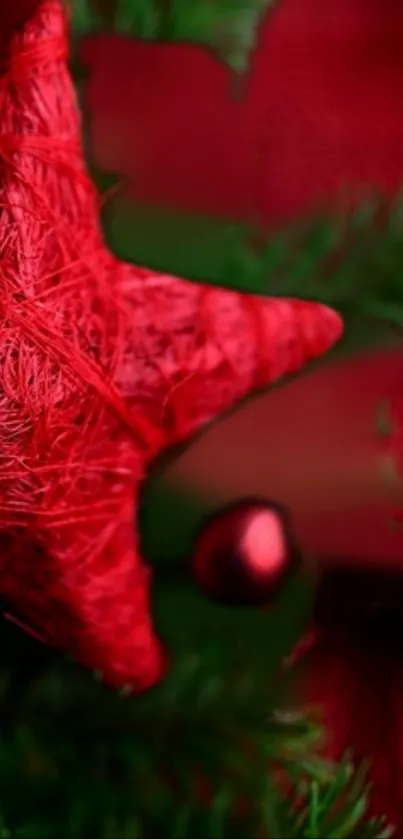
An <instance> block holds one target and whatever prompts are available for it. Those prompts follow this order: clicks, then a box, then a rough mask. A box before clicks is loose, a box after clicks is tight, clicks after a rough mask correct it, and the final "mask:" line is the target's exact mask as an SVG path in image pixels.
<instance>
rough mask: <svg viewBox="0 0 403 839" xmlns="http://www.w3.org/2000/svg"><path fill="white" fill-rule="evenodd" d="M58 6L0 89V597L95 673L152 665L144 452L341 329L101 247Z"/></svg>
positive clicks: (144, 675) (16, 53) (133, 683)
mask: <svg viewBox="0 0 403 839" xmlns="http://www.w3.org/2000/svg"><path fill="white" fill-rule="evenodd" d="M66 59H67V27H66V17H65V11H64V8H63V6H62V4H61V3H60V2H56V1H55V0H54V1H53V0H51V1H50V2H48V1H47V0H45V2H43V3H42V4H41V5H40V7H39V9H38V12H37V14H36V16H35V17H33V18H32V19H31V20H30V22H29V23H28V24H27V25H26V26H25V28H24V29H23V31H22V32H21V33H18V34H17V35H16V36H15V38H14V40H13V42H12V44H11V47H10V53H9V65H8V70H7V73H6V74H5V75H4V76H3V77H2V79H1V86H0V123H1V125H0V151H1V158H2V165H1V187H0V189H1V205H2V213H1V217H0V242H1V253H2V264H1V273H0V283H1V298H0V299H1V313H2V317H1V333H0V335H1V338H0V358H1V362H0V457H1V466H0V528H1V533H2V553H1V560H0V594H1V595H2V596H3V597H4V599H5V601H6V602H7V604H8V605H9V610H10V614H11V615H13V616H17V618H18V619H19V620H20V622H21V624H22V625H23V626H25V627H26V628H28V629H29V630H30V631H32V632H35V633H36V634H37V635H38V637H40V638H41V639H42V640H43V641H44V642H46V643H48V644H50V645H53V646H54V647H56V648H59V649H61V650H65V651H69V652H70V653H71V654H72V655H73V656H74V657H75V658H76V659H77V660H78V661H79V662H80V663H81V664H83V665H84V666H87V667H89V668H92V669H94V670H97V671H99V672H100V673H101V674H102V676H103V679H104V681H105V682H106V683H108V684H110V685H112V686H114V687H116V688H121V687H123V686H128V690H130V691H132V692H138V691H141V690H144V689H146V688H148V687H150V686H151V685H153V684H154V683H156V682H157V681H158V680H159V679H160V678H161V677H162V675H163V673H164V669H165V667H166V664H167V660H166V654H165V651H164V649H163V645H162V644H161V642H160V640H159V639H158V638H157V637H156V635H155V633H154V629H153V622H152V615H151V610H150V599H149V595H150V572H149V569H148V568H147V566H146V564H145V563H144V561H143V558H142V557H141V555H140V551H139V544H138V533H137V532H136V526H135V522H136V509H137V502H138V495H139V489H140V486H141V484H142V482H143V481H144V479H145V477H146V475H147V469H148V466H149V464H150V462H151V461H152V460H153V459H154V458H155V457H156V455H157V454H159V453H161V452H162V451H163V450H164V449H165V448H166V447H168V446H171V445H172V444H174V443H177V442H178V441H180V440H183V439H184V438H186V437H188V436H189V435H190V434H192V433H193V432H195V431H196V430H197V429H200V428H201V427H202V426H204V425H205V423H207V422H209V421H210V420H212V419H213V418H215V417H217V416H218V415H219V414H221V413H222V412H223V411H225V410H226V409H228V407H229V406H231V405H233V404H234V403H235V402H236V401H237V400H238V399H240V398H241V397H243V396H245V394H248V393H249V392H251V391H252V390H253V389H254V388H256V387H261V386H262V385H267V384H270V383H271V382H273V381H274V380H275V379H278V378H279V377H281V376H283V375H285V374H287V373H291V372H295V371H296V370H299V369H300V368H301V367H303V365H304V364H306V362H307V361H308V360H309V359H312V358H314V357H317V356H320V355H321V354H322V353H324V352H325V351H326V350H327V349H328V348H329V347H330V346H331V345H332V344H333V343H334V342H335V341H336V340H337V339H338V338H339V337H340V335H341V332H342V324H341V320H340V318H339V316H338V315H337V314H335V313H334V312H332V311H330V310H329V309H327V308H325V307H323V306H321V305H315V304H305V303H301V302H298V301H295V300H294V301H292V300H279V299H267V300H265V299H257V298H252V297H250V296H247V295H242V294H238V293H236V292H231V291H223V290H220V289H217V288H204V287H201V286H197V285H193V284H191V283H188V282H185V281H183V280H179V279H177V278H174V277H171V276H162V275H158V274H156V273H153V272H152V271H149V270H147V269H143V268H138V267H134V266H130V265H126V264H123V263H122V262H119V261H118V260H117V259H116V258H115V257H114V256H113V255H112V254H111V253H110V252H109V251H108V250H107V248H106V247H105V246H104V244H103V241H102V236H101V233H100V229H99V224H98V211H99V206H98V198H97V195H96V193H95V190H94V188H93V186H92V184H91V182H90V179H89V176H88V174H87V171H86V168H85V163H84V159H83V153H82V148H81V142H80V130H81V129H80V115H79V109H78V106H77V103H76V98H75V90H74V87H73V83H72V80H71V78H70V75H69V72H68V67H67V60H66Z"/></svg>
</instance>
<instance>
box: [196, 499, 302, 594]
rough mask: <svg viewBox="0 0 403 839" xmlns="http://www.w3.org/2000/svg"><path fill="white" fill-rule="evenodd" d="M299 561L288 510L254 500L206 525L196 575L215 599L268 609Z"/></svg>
mask: <svg viewBox="0 0 403 839" xmlns="http://www.w3.org/2000/svg"><path fill="white" fill-rule="evenodd" d="M298 561H299V551H298V548H297V546H296V544H295V541H294V538H293V535H292V529H291V526H290V522H289V517H288V514H287V512H286V510H285V509H283V508H282V507H281V506H280V505H278V504H275V503H272V502H268V501H264V500H261V499H254V498H252V499H243V500H241V501H238V502H236V503H234V504H231V505H229V506H226V507H225V508H221V509H220V510H219V511H218V512H215V513H214V514H213V515H210V516H209V517H208V518H207V519H206V520H205V521H204V522H203V524H202V526H201V528H200V530H199V532H198V534H197V537H196V541H195V550H194V554H193V561H192V571H193V574H194V577H195V580H196V582H197V584H198V586H199V587H200V589H201V590H202V591H203V592H204V593H205V594H206V595H207V596H208V597H209V598H211V599H213V600H217V601H218V602H220V603H222V604H226V605H228V606H231V605H232V606H264V605H265V604H269V603H270V602H271V601H272V600H273V598H274V597H275V596H276V595H277V594H278V592H279V591H280V589H281V588H282V586H283V585H284V583H285V582H286V580H287V578H288V576H289V574H290V572H291V571H292V570H293V569H294V568H295V566H296V565H297V563H298Z"/></svg>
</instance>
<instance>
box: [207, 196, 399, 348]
mask: <svg viewBox="0 0 403 839" xmlns="http://www.w3.org/2000/svg"><path fill="white" fill-rule="evenodd" d="M382 209H383V208H382V205H381V202H377V201H373V202H370V203H367V204H366V205H364V206H362V207H361V208H360V209H359V210H356V211H355V212H352V213H351V214H350V215H345V216H343V217H342V218H335V217H330V216H329V217H328V218H326V217H322V218H319V219H317V218H316V219H314V220H308V221H307V222H305V223H304V224H299V225H296V226H295V227H289V228H287V229H285V230H284V231H282V232H280V233H278V234H277V235H274V236H273V237H272V238H271V239H270V240H269V241H268V242H267V244H266V246H265V247H263V248H261V249H260V250H259V251H258V250H256V249H254V248H252V247H251V246H250V244H249V239H248V236H247V234H245V235H244V236H240V235H239V232H238V231H237V232H236V233H235V235H234V242H233V247H232V254H231V257H230V259H229V260H228V261H227V264H226V267H225V270H224V273H223V276H222V284H223V285H231V286H235V287H236V288H245V289H247V290H248V291H254V292H260V293H265V294H269V295H273V296H285V297H297V298H300V299H304V300H313V301H318V302H322V303H325V304H327V305H329V306H332V307H333V308H335V309H337V310H338V311H339V312H341V313H342V314H343V315H344V317H345V318H346V321H347V323H348V322H349V321H352V320H353V319H354V318H357V317H360V318H363V319H366V320H367V321H368V320H369V321H371V320H372V321H375V322H378V323H384V324H386V325H388V326H390V327H391V328H396V329H398V330H399V331H400V330H401V328H402V327H403V281H402V275H403V274H402V272H403V202H402V199H399V200H398V201H396V203H395V205H394V206H392V207H391V208H390V210H389V211H388V212H387V213H386V214H385V213H384V212H383V213H382V212H381V211H382Z"/></svg>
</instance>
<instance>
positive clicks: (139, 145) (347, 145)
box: [82, 0, 403, 223]
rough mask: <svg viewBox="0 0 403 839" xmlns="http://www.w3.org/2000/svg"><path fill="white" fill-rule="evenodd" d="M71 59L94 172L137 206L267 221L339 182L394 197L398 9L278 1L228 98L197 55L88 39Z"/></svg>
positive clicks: (402, 25)
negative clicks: (85, 109)
mask: <svg viewBox="0 0 403 839" xmlns="http://www.w3.org/2000/svg"><path fill="white" fill-rule="evenodd" d="M82 54H83V57H84V59H85V61H86V64H87V67H88V68H89V70H90V82H89V85H88V88H87V104H88V105H89V107H90V116H91V125H92V131H93V139H94V150H95V152H96V154H97V161H98V163H101V164H102V165H103V166H106V167H108V168H113V169H117V170H119V171H120V172H123V173H125V174H127V175H130V176H131V179H132V183H133V186H134V188H135V192H136V195H137V197H138V199H140V200H143V199H146V200H151V201H153V202H157V203H163V204H166V205H167V206H171V207H179V208H182V209H191V210H197V211H203V212H204V211H207V212H209V213H213V214H223V215H227V216H228V215H230V216H232V217H238V218H242V219H245V220H247V221H249V220H255V219H256V215H258V217H259V218H260V219H265V220H266V221H268V222H270V223H273V222H276V223H277V222H278V221H281V220H284V219H285V218H288V217H289V216H290V215H293V214H296V213H299V212H300V211H301V209H303V208H305V207H306V206H307V204H309V203H312V202H314V203H317V202H321V201H322V200H323V199H324V198H327V197H328V196H330V195H333V194H335V192H337V191H338V190H340V189H341V188H343V187H344V186H345V185H346V184H350V185H354V186H357V187H358V188H360V189H361V188H363V189H364V190H365V189H367V188H369V187H374V186H377V187H383V188H385V189H387V190H388V191H390V190H395V189H396V188H400V186H401V181H402V177H403V4H402V3H401V2H400V0H332V2H329V3H324V2H323V0H280V2H279V6H278V8H277V10H276V11H275V12H274V13H272V14H271V15H269V16H268V19H267V20H266V21H265V22H264V24H263V25H262V27H261V32H260V37H259V43H258V46H257V48H256V51H255V54H254V55H253V56H252V62H251V67H250V71H249V74H248V76H247V78H245V80H244V90H243V94H242V98H241V99H239V97H238V100H237V99H236V97H235V96H234V95H233V94H234V89H233V82H234V79H233V78H231V74H230V72H229V71H228V70H227V69H226V68H225V67H224V66H223V65H220V63H219V62H218V61H217V60H216V59H215V58H214V57H213V56H212V55H210V54H209V53H208V52H207V51H206V50H203V49H201V48H198V47H193V46H189V45H186V44H179V45H161V44H144V43H138V42H135V41H130V40H128V39H127V40H124V39H122V38H117V37H114V38H112V37H109V38H105V36H103V37H101V36H98V37H96V38H92V39H90V40H88V41H87V42H86V44H85V45H84V48H83V53H82ZM238 93H239V91H238Z"/></svg>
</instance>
